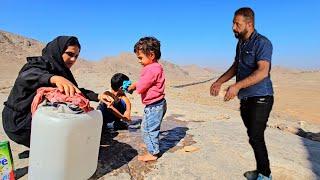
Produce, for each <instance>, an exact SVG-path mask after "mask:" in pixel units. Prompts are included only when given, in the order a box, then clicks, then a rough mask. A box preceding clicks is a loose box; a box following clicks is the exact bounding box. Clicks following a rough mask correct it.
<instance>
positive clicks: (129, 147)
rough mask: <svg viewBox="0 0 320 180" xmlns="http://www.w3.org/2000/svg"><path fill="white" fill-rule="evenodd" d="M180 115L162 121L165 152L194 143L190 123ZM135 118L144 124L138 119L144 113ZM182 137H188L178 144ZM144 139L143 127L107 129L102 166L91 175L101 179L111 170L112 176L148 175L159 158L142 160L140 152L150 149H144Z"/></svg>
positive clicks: (102, 140) (134, 176) (100, 162)
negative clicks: (151, 160)
mask: <svg viewBox="0 0 320 180" xmlns="http://www.w3.org/2000/svg"><path fill="white" fill-rule="evenodd" d="M180 116H181V115H174V116H169V117H167V118H166V119H165V120H164V121H163V122H162V125H161V131H160V154H161V155H162V154H164V153H167V152H174V151H176V150H178V149H180V148H183V146H184V144H192V143H194V141H193V140H192V137H191V136H189V135H187V131H188V128H187V127H186V124H187V123H186V122H183V121H179V120H176V119H175V117H180ZM133 121H134V127H140V126H136V123H137V122H141V117H133ZM129 127H130V126H129ZM182 139H184V141H183V143H181V144H182V145H179V146H177V145H178V144H179V142H180V141H181V140H182ZM188 142H189V143H188ZM142 143H143V141H142V138H141V130H140V129H139V128H133V129H130V128H129V130H121V131H117V132H116V131H112V130H109V131H105V132H103V135H102V139H101V146H100V151H99V160H98V168H97V171H96V172H95V174H94V175H93V176H92V177H91V178H90V179H91V180H93V179H99V178H100V177H103V176H105V175H107V174H108V176H117V175H118V174H120V173H127V174H129V176H130V178H131V179H137V180H139V179H144V175H145V174H147V173H148V172H150V171H151V170H152V169H154V166H155V163H156V162H148V163H145V162H140V161H138V159H137V158H136V156H137V155H138V153H139V154H142V153H144V152H145V151H146V149H140V144H142ZM160 158H161V157H160Z"/></svg>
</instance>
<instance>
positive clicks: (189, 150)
mask: <svg viewBox="0 0 320 180" xmlns="http://www.w3.org/2000/svg"><path fill="white" fill-rule="evenodd" d="M183 150H184V151H185V152H195V151H198V150H200V148H198V147H194V146H185V147H183Z"/></svg>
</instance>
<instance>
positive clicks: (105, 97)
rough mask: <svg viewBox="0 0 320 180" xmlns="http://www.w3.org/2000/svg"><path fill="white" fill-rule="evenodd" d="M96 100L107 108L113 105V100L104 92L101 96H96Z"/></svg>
mask: <svg viewBox="0 0 320 180" xmlns="http://www.w3.org/2000/svg"><path fill="white" fill-rule="evenodd" d="M98 99H99V101H101V102H103V103H104V104H106V106H107V107H108V108H110V107H111V106H112V104H113V101H114V99H113V98H112V97H111V96H110V95H109V94H108V93H106V92H103V93H101V94H99V95H98Z"/></svg>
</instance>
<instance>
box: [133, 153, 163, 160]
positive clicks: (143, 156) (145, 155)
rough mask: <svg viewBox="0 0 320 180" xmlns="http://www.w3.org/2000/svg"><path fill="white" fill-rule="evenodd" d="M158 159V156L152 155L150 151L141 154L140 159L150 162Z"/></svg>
mask: <svg viewBox="0 0 320 180" xmlns="http://www.w3.org/2000/svg"><path fill="white" fill-rule="evenodd" d="M157 159H158V156H156V155H152V154H150V153H146V154H144V155H139V156H138V160H139V161H143V162H148V161H155V160H157Z"/></svg>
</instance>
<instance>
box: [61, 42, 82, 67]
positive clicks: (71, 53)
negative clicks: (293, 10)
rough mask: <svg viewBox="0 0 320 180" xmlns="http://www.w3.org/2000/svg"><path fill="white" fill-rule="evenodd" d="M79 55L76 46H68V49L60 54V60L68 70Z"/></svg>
mask: <svg viewBox="0 0 320 180" xmlns="http://www.w3.org/2000/svg"><path fill="white" fill-rule="evenodd" d="M79 53H80V49H79V47H78V46H75V45H74V46H68V48H67V49H66V50H65V51H64V53H63V54H62V59H63V61H64V63H65V64H66V66H67V67H68V68H69V69H70V68H71V67H72V65H73V64H74V63H75V62H76V60H77V58H78V56H79Z"/></svg>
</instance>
